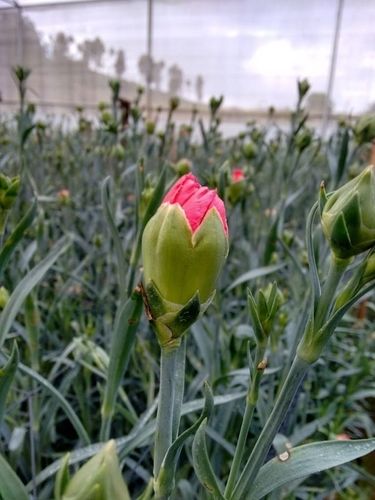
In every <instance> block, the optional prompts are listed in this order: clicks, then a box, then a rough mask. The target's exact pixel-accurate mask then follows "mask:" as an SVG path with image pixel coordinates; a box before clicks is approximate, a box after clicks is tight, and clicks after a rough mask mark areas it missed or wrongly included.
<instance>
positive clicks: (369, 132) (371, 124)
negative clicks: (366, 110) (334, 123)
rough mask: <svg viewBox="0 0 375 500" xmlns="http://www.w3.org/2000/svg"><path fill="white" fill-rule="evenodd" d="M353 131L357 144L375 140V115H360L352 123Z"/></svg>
mask: <svg viewBox="0 0 375 500" xmlns="http://www.w3.org/2000/svg"><path fill="white" fill-rule="evenodd" d="M353 133H354V137H355V140H356V141H357V143H358V144H365V143H367V142H372V141H373V140H375V115H365V116H362V117H361V118H360V119H359V120H358V121H357V123H356V124H355V125H354V128H353Z"/></svg>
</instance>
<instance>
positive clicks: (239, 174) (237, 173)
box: [232, 167, 245, 182]
mask: <svg viewBox="0 0 375 500" xmlns="http://www.w3.org/2000/svg"><path fill="white" fill-rule="evenodd" d="M244 179H245V173H244V171H243V169H242V168H241V167H237V168H234V169H233V170H232V182H240V181H243V180H244Z"/></svg>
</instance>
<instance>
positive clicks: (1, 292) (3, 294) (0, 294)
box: [0, 286, 9, 310]
mask: <svg viewBox="0 0 375 500" xmlns="http://www.w3.org/2000/svg"><path fill="white" fill-rule="evenodd" d="M8 300H9V292H8V290H7V289H6V288H5V287H4V286H2V287H0V309H1V310H2V309H4V307H5V306H6V305H7V303H8Z"/></svg>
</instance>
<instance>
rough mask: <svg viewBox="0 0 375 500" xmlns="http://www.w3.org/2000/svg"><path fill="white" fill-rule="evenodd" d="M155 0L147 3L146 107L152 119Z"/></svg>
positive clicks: (148, 115) (148, 116) (149, 0)
mask: <svg viewBox="0 0 375 500" xmlns="http://www.w3.org/2000/svg"><path fill="white" fill-rule="evenodd" d="M152 10H153V0H148V2H147V56H148V63H149V64H148V70H147V80H146V106H147V118H148V119H150V118H151V109H152V90H151V81H152V21H153V12H152Z"/></svg>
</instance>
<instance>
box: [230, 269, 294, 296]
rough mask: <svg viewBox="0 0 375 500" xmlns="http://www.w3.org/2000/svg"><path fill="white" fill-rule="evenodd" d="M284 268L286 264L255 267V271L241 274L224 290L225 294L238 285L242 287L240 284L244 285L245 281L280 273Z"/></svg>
mask: <svg viewBox="0 0 375 500" xmlns="http://www.w3.org/2000/svg"><path fill="white" fill-rule="evenodd" d="M285 266H286V262H282V263H281V264H275V265H272V266H265V267H257V268H256V269H252V270H251V271H248V272H247V273H244V274H241V276H239V277H238V278H237V279H236V280H234V281H233V283H232V284H231V285H230V286H229V287H228V288H227V289H226V292H229V290H232V289H233V288H235V287H236V286H238V285H242V283H246V282H247V281H251V280H254V279H256V278H260V277H261V276H266V275H267V274H272V273H275V272H276V271H280V269H283V267H285Z"/></svg>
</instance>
